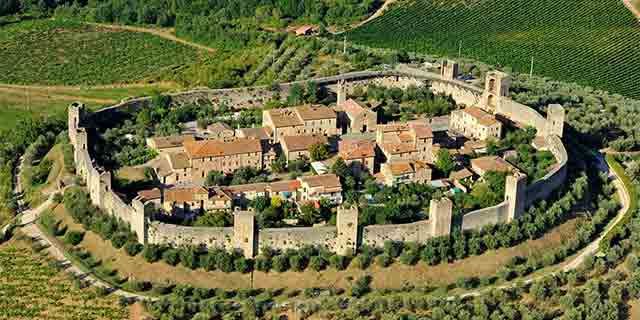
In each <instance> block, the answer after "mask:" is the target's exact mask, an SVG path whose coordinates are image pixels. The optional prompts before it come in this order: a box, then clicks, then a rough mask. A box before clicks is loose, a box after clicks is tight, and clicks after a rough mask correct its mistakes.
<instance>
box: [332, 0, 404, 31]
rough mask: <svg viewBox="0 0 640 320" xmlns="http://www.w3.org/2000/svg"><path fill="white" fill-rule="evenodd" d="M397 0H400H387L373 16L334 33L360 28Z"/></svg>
mask: <svg viewBox="0 0 640 320" xmlns="http://www.w3.org/2000/svg"><path fill="white" fill-rule="evenodd" d="M396 1H398V0H385V2H384V3H383V4H382V6H381V7H380V8H378V10H376V12H374V13H373V14H372V15H371V16H369V18H366V19H364V20H362V21H360V22H358V23H356V24H354V25H352V26H351V27H349V28H348V29H346V30H342V31H339V32H333V34H343V33H345V32H347V31H349V30H352V29H355V28H358V27H360V26H362V25H364V24H365V23H368V22H370V21H372V20H373V19H375V18H378V17H380V16H381V15H382V14H383V13H384V12H385V11H387V9H388V8H389V6H391V5H392V4H393V3H394V2H396Z"/></svg>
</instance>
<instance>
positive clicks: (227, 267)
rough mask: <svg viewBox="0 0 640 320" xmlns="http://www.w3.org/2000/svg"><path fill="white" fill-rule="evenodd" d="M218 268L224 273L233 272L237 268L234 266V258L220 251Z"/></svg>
mask: <svg viewBox="0 0 640 320" xmlns="http://www.w3.org/2000/svg"><path fill="white" fill-rule="evenodd" d="M216 266H217V267H218V270H220V271H222V272H227V273H228V272H233V270H234V269H235V266H234V265H233V256H231V255H230V254H228V253H226V252H224V251H222V250H220V251H219V252H218V253H217V254H216Z"/></svg>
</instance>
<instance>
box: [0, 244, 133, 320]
mask: <svg viewBox="0 0 640 320" xmlns="http://www.w3.org/2000/svg"><path fill="white" fill-rule="evenodd" d="M0 266H1V267H0V319H42V320H44V319H105V320H112V319H127V317H128V312H127V310H126V308H125V307H121V306H119V304H118V299H117V298H116V297H115V296H107V297H99V296H97V295H96V293H95V290H94V289H93V288H85V289H80V288H78V287H77V286H76V284H74V282H73V281H71V280H70V279H69V278H68V277H67V276H66V275H65V274H64V273H60V272H59V271H58V270H57V269H56V268H54V267H53V266H51V265H50V264H49V263H48V261H47V259H45V258H44V257H43V256H41V255H39V254H37V253H34V252H32V250H31V248H29V246H28V244H27V243H26V242H24V241H17V240H12V241H10V242H9V243H5V244H3V245H1V246H0Z"/></svg>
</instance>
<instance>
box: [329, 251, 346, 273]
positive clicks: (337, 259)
mask: <svg viewBox="0 0 640 320" xmlns="http://www.w3.org/2000/svg"><path fill="white" fill-rule="evenodd" d="M329 264H331V267H333V268H334V269H336V270H344V269H345V268H346V267H347V258H346V257H345V256H341V255H338V254H336V255H333V256H331V258H329Z"/></svg>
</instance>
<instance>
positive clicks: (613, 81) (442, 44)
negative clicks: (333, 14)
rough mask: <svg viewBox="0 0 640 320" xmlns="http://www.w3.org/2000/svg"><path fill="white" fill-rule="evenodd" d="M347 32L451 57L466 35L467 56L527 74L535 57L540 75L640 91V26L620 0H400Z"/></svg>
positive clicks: (355, 37) (356, 38)
mask: <svg viewBox="0 0 640 320" xmlns="http://www.w3.org/2000/svg"><path fill="white" fill-rule="evenodd" d="M465 3H467V5H465ZM468 3H471V4H470V5H469V4H468ZM348 38H349V39H351V40H352V41H354V42H356V43H360V44H366V45H370V46H376V47H390V48H401V49H406V50H410V51H417V52H424V53H431V54H441V55H448V56H457V54H458V48H459V45H460V41H462V54H463V55H464V56H467V57H472V58H476V59H478V60H482V61H484V62H487V63H490V64H495V65H503V66H510V67H512V68H513V69H514V71H517V72H527V73H528V72H529V68H530V63H531V57H533V58H534V60H535V69H534V72H535V73H536V74H541V75H544V76H549V77H553V78H555V79H558V80H563V81H571V82H578V83H581V84H584V85H588V86H592V87H594V88H598V89H605V90H609V91H612V92H616V93H621V94H625V95H628V96H631V97H636V98H638V97H640V86H638V85H637V83H638V81H639V79H638V75H639V74H640V45H639V44H640V24H639V23H638V22H637V20H636V19H635V18H634V17H633V16H632V14H631V13H630V12H629V10H627V8H626V7H625V6H624V5H623V4H622V2H621V1H619V0H599V1H584V0H536V1H531V0H484V1H460V0H456V1H452V0H450V1H433V0H412V1H399V2H398V3H397V4H396V5H395V6H393V8H392V9H390V10H389V11H387V13H385V14H384V15H383V16H382V17H380V18H377V19H375V20H373V21H372V22H370V23H368V24H366V25H364V26H362V27H360V28H357V29H355V30H353V31H351V32H350V33H349V34H348Z"/></svg>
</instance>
